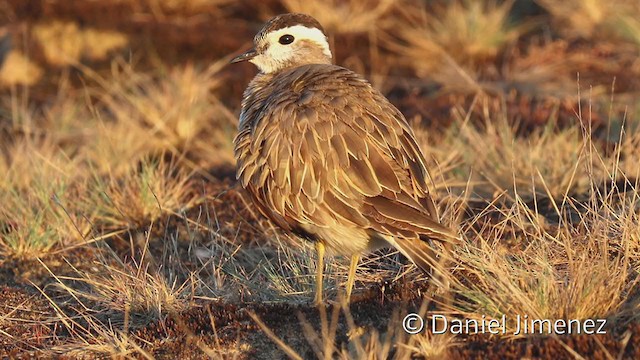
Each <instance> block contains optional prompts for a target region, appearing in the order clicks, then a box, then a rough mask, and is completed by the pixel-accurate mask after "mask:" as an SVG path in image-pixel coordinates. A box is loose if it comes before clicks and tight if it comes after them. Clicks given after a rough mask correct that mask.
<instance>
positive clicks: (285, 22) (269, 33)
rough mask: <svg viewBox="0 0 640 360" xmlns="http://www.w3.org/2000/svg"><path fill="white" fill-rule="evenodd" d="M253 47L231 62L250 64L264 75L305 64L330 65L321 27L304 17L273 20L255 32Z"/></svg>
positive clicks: (292, 15) (309, 18)
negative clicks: (246, 62)
mask: <svg viewBox="0 0 640 360" xmlns="http://www.w3.org/2000/svg"><path fill="white" fill-rule="evenodd" d="M253 45H254V47H253V48H252V49H250V50H248V51H246V52H244V53H243V54H241V55H238V56H236V57H235V58H233V60H231V63H237V62H241V61H249V62H251V63H253V64H254V65H256V66H257V67H258V69H260V71H261V72H263V73H265V74H270V73H276V72H278V71H281V70H284V69H287V68H291V67H296V66H300V65H306V64H330V63H331V57H332V55H331V50H330V49H329V42H328V41H327V36H326V35H325V33H324V30H323V29H322V25H320V23H319V22H318V21H317V20H316V19H314V18H313V17H311V16H309V15H305V14H295V13H292V14H282V15H278V16H276V17H274V18H273V19H271V20H269V21H268V22H267V23H266V24H265V25H264V27H262V29H261V30H260V32H258V34H257V35H256V36H255V38H254V39H253Z"/></svg>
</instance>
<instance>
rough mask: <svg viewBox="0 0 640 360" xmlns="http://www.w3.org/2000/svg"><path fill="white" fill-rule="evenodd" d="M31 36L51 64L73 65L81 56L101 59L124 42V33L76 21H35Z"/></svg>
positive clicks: (119, 47)
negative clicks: (83, 24)
mask: <svg viewBox="0 0 640 360" xmlns="http://www.w3.org/2000/svg"><path fill="white" fill-rule="evenodd" d="M33 36H34V38H35V39H36V41H37V42H38V43H39V45H40V46H41V47H42V50H43V52H44V55H45V57H46V58H47V61H48V62H49V63H50V64H53V65H56V66H65V65H75V64H77V63H79V62H80V61H81V60H83V59H87V60H103V59H105V58H106V56H107V55H108V54H109V53H110V52H113V51H114V50H117V49H121V48H123V47H124V46H126V45H127V43H128V39H127V37H126V35H124V34H122V33H119V32H117V31H102V30H95V29H92V28H80V26H79V25H78V24H77V23H75V22H62V21H52V22H51V23H43V24H38V25H36V26H35V27H34V28H33Z"/></svg>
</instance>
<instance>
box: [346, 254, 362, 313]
mask: <svg viewBox="0 0 640 360" xmlns="http://www.w3.org/2000/svg"><path fill="white" fill-rule="evenodd" d="M358 261H360V255H358V254H355V255H352V256H351V263H350V264H349V276H348V277H347V304H348V303H349V300H351V291H352V290H353V283H354V282H355V280H356V269H357V268H358Z"/></svg>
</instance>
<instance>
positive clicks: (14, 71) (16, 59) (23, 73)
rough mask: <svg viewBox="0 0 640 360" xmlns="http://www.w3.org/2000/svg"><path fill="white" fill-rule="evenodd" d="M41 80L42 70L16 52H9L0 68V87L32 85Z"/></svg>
mask: <svg viewBox="0 0 640 360" xmlns="http://www.w3.org/2000/svg"><path fill="white" fill-rule="evenodd" d="M41 78H42V69H41V68H40V67H39V66H38V65H36V64H34V63H33V62H32V61H30V60H29V58H28V57H26V56H24V55H23V54H21V53H19V52H17V51H10V52H9V53H8V55H7V57H6V59H4V64H3V65H2V66H1V67H0V85H1V86H2V87H6V86H12V85H34V84H35V83H37V82H38V81H39V80H40V79H41Z"/></svg>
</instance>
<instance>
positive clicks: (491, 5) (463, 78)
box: [385, 0, 530, 92]
mask: <svg viewBox="0 0 640 360" xmlns="http://www.w3.org/2000/svg"><path fill="white" fill-rule="evenodd" d="M425 6H426V5H422V7H420V6H409V7H407V8H406V9H404V11H403V13H404V16H405V17H406V19H407V21H406V22H404V23H400V25H399V29H397V30H396V31H395V33H397V34H394V36H393V37H392V38H388V39H386V40H385V43H386V45H387V46H388V47H389V48H390V49H392V50H394V51H396V52H398V53H399V54H400V55H402V56H405V57H407V58H408V59H407V61H408V62H409V63H410V64H411V65H412V66H413V67H414V68H415V69H416V71H417V72H418V75H419V76H421V77H426V78H429V79H432V80H433V81H435V82H437V83H439V84H441V85H442V86H444V87H445V88H450V89H456V90H466V91H471V92H475V91H476V90H478V89H479V85H478V81H479V80H480V79H479V78H478V76H477V72H478V71H479V69H480V68H482V67H483V66H484V65H486V63H488V62H490V61H492V60H494V59H495V58H496V57H497V56H498V54H500V52H501V51H503V50H504V48H505V47H506V46H508V45H509V44H511V43H513V42H514V41H515V40H517V39H518V37H520V36H521V35H522V34H523V33H524V32H525V31H526V30H527V29H528V28H529V27H530V24H527V23H523V24H519V25H514V24H512V23H511V22H510V20H509V11H510V10H511V7H512V6H513V1H505V2H502V3H498V2H496V1H487V2H480V1H467V0H456V1H453V2H451V3H450V4H449V3H448V4H447V5H445V4H434V5H433V8H430V9H427V8H425ZM397 38H400V39H401V40H402V41H404V42H405V45H402V44H398V43H397Z"/></svg>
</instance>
